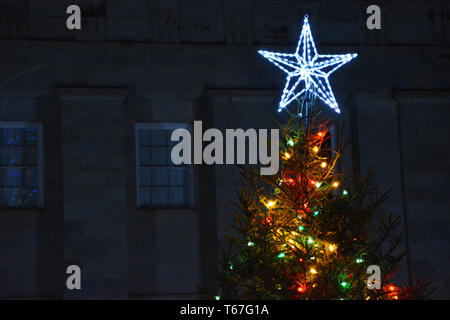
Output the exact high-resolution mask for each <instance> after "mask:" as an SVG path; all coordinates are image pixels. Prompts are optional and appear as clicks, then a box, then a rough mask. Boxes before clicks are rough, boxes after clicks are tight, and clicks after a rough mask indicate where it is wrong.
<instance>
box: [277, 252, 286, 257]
mask: <svg viewBox="0 0 450 320" xmlns="http://www.w3.org/2000/svg"><path fill="white" fill-rule="evenodd" d="M285 256H286V255H285V254H284V252H282V253H280V254H279V255H278V258H280V259H281V258H284V257H285Z"/></svg>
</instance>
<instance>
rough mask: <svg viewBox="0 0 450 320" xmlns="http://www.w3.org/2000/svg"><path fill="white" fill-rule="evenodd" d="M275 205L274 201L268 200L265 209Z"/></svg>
mask: <svg viewBox="0 0 450 320" xmlns="http://www.w3.org/2000/svg"><path fill="white" fill-rule="evenodd" d="M276 204H277V202H276V201H274V200H269V201H267V203H266V207H267V208H268V209H271V208H273V207H275V205H276Z"/></svg>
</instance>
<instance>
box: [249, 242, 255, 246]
mask: <svg viewBox="0 0 450 320" xmlns="http://www.w3.org/2000/svg"><path fill="white" fill-rule="evenodd" d="M254 245H255V244H254V243H253V242H251V241H249V242H248V243H247V246H249V247H251V246H254Z"/></svg>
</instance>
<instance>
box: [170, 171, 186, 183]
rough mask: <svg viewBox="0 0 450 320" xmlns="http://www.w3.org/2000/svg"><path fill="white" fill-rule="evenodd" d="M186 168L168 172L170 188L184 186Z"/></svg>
mask: <svg viewBox="0 0 450 320" xmlns="http://www.w3.org/2000/svg"><path fill="white" fill-rule="evenodd" d="M186 172H187V168H171V169H170V172H169V182H170V185H171V186H177V187H179V186H186V185H187V181H186Z"/></svg>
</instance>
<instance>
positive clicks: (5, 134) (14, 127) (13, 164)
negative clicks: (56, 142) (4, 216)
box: [0, 122, 44, 208]
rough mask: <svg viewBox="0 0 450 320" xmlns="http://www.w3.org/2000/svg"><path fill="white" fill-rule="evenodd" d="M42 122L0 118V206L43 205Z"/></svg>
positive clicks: (22, 206)
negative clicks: (3, 120)
mask: <svg viewBox="0 0 450 320" xmlns="http://www.w3.org/2000/svg"><path fill="white" fill-rule="evenodd" d="M43 199H44V188H43V140H42V125H41V124H36V123H17V122H0V207H6V208H33V207H43V204H44V201H43Z"/></svg>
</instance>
